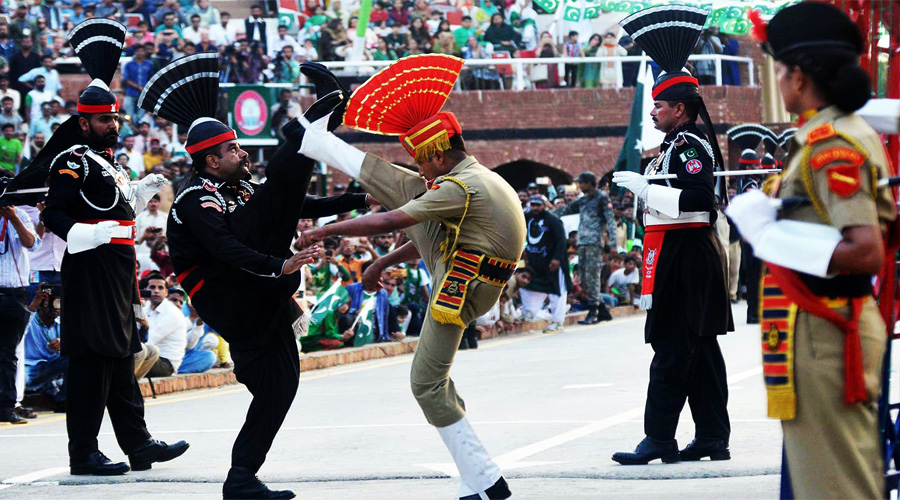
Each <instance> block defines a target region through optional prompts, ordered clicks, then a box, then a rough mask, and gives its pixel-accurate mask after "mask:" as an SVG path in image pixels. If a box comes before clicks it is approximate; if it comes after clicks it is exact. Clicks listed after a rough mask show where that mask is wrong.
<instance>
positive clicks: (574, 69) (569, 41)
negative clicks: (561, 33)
mask: <svg viewBox="0 0 900 500" xmlns="http://www.w3.org/2000/svg"><path fill="white" fill-rule="evenodd" d="M562 55H563V57H584V51H583V50H582V49H581V45H580V44H579V43H578V32H577V31H570V32H569V36H568V37H566V41H565V42H563V47H562ZM565 66H566V72H565V76H564V79H565V82H566V87H569V88H575V82H576V81H577V80H578V64H576V63H566V65H565Z"/></svg>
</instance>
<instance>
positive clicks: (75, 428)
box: [29, 19, 188, 475]
mask: <svg viewBox="0 0 900 500" xmlns="http://www.w3.org/2000/svg"><path fill="white" fill-rule="evenodd" d="M69 39H70V43H71V45H72V46H73V47H75V50H76V53H77V55H78V57H79V58H81V60H82V62H83V63H84V65H85V67H86V68H87V69H88V72H89V73H90V74H91V76H92V77H95V76H99V77H100V78H96V79H95V80H94V81H92V82H91V85H90V86H89V87H88V88H87V89H86V90H85V91H84V92H83V93H82V94H81V96H80V97H79V99H78V114H77V115H75V116H72V117H71V118H69V119H68V120H66V122H65V123H64V124H63V125H61V126H60V128H59V130H57V132H56V133H55V134H53V138H52V139H51V140H50V141H49V142H48V143H47V145H46V146H45V148H44V150H43V151H42V152H41V154H40V155H38V157H36V158H35V161H34V164H33V165H32V166H31V167H29V168H47V166H49V168H50V177H49V185H50V191H49V193H48V195H47V201H46V209H45V210H44V212H43V221H44V225H45V226H46V227H47V228H48V229H50V230H51V231H53V233H54V234H58V235H61V236H63V238H64V239H66V241H67V242H68V246H67V250H66V254H65V256H64V257H63V261H62V270H61V273H62V319H61V321H62V326H61V329H60V330H61V332H62V338H61V352H62V354H63V355H64V356H68V357H69V369H68V381H67V386H68V387H69V389H68V390H69V394H68V405H67V407H68V415H67V417H66V428H67V430H68V434H69V466H70V471H71V473H72V474H94V475H117V474H124V473H125V472H127V471H128V465H127V464H125V463H124V462H122V463H112V462H111V461H110V460H109V459H108V458H107V457H106V456H105V455H103V453H102V452H100V451H99V450H98V447H97V433H98V432H99V430H100V424H101V422H102V420H103V410H104V408H106V409H107V410H109V417H110V420H111V421H112V424H113V430H114V431H115V435H116V439H117V441H118V443H119V446H120V447H121V448H122V451H124V452H125V453H126V454H128V458H129V461H130V463H131V468H132V469H133V470H147V469H149V468H150V467H151V464H152V463H153V462H161V461H166V460H171V459H173V458H175V457H177V456H180V455H181V454H182V453H184V452H185V451H186V450H187V448H188V444H187V443H185V442H184V441H179V442H178V443H175V444H173V445H166V444H165V443H162V442H160V441H156V440H154V439H151V437H150V433H149V432H148V431H147V426H146V423H145V422H144V400H143V398H142V397H141V391H140V389H139V388H138V385H137V381H136V380H135V378H134V356H133V354H134V353H135V352H138V351H140V350H141V346H140V338H139V337H138V332H137V326H136V322H135V317H136V315H137V314H140V311H141V308H140V297H139V296H138V290H137V282H136V276H135V271H134V269H135V253H134V216H135V212H137V211H140V210H142V209H143V206H144V205H145V204H146V202H147V200H149V199H150V197H151V196H153V194H155V193H156V191H158V190H159V189H160V188H161V187H162V186H163V185H164V184H165V182H166V181H165V179H164V178H162V177H161V176H158V175H150V176H147V177H146V178H145V179H144V180H142V181H141V183H140V184H139V185H138V186H137V187H136V188H134V189H133V188H132V186H131V185H130V183H129V182H128V179H129V176H128V173H127V171H128V170H127V167H122V166H121V165H119V164H118V163H116V162H115V160H114V159H113V156H112V150H111V149H110V148H112V147H115V145H116V143H117V141H118V137H119V127H118V103H117V102H116V97H115V96H114V95H113V94H112V93H110V91H109V87H108V86H107V84H108V82H109V80H108V79H111V78H112V75H113V72H114V71H115V68H116V65H117V64H118V54H119V51H121V48H122V46H123V45H124V40H125V27H124V26H122V25H120V24H118V23H115V22H111V21H109V20H106V19H102V20H100V19H97V20H90V21H85V22H83V23H81V24H80V25H78V26H77V27H76V28H75V29H74V30H73V31H72V33H71V34H70V35H69ZM108 45H112V46H114V47H116V48H114V50H113V53H114V54H115V55H114V57H103V55H104V54H103V53H104V52H108V51H109V47H107V46H108ZM104 77H105V78H108V79H107V80H104V79H103V78H104Z"/></svg>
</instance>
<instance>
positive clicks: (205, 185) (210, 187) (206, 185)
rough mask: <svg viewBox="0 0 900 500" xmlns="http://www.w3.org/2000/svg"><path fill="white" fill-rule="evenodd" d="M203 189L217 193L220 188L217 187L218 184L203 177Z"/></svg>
mask: <svg viewBox="0 0 900 500" xmlns="http://www.w3.org/2000/svg"><path fill="white" fill-rule="evenodd" d="M203 189H205V190H207V191H209V192H210V193H215V192H216V191H218V189H219V188H217V187H216V185H215V184H213V183H212V182H210V181H208V180H206V179H203Z"/></svg>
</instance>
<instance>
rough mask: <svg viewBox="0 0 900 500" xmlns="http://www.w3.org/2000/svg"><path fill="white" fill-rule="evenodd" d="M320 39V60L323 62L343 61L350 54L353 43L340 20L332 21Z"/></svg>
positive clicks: (323, 30) (324, 29)
mask: <svg viewBox="0 0 900 500" xmlns="http://www.w3.org/2000/svg"><path fill="white" fill-rule="evenodd" d="M321 33H322V36H321V38H319V49H318V53H319V59H320V60H322V61H343V60H344V58H345V57H346V56H347V54H348V53H349V52H350V47H351V46H352V42H351V41H350V39H349V38H347V31H346V30H345V29H344V25H343V24H341V20H340V19H332V20H331V21H329V22H328V24H327V25H326V27H325V28H323V29H322V31H321Z"/></svg>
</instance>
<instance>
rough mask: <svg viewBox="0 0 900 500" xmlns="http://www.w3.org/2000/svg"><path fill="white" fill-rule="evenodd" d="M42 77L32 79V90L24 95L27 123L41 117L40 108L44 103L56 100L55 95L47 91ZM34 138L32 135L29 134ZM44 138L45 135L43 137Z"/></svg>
mask: <svg viewBox="0 0 900 500" xmlns="http://www.w3.org/2000/svg"><path fill="white" fill-rule="evenodd" d="M44 82H45V80H44V77H43V76H36V77H35V78H34V88H33V89H31V90H29V91H28V93H27V94H25V107H26V108H28V110H29V112H28V118H29V120H28V121H29V122H34V121H35V120H37V119H39V118H40V116H41V106H42V105H43V104H44V103H45V102H49V101H52V100H53V99H55V98H56V94H55V93H53V92H50V91H49V90H47V88H46V87H45V85H44ZM31 135H32V136H34V134H31ZM44 137H45V138H46V137H47V136H46V134H45V135H44Z"/></svg>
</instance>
